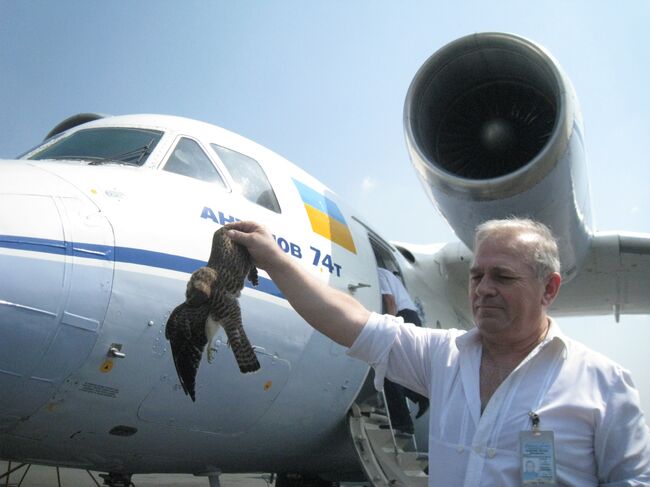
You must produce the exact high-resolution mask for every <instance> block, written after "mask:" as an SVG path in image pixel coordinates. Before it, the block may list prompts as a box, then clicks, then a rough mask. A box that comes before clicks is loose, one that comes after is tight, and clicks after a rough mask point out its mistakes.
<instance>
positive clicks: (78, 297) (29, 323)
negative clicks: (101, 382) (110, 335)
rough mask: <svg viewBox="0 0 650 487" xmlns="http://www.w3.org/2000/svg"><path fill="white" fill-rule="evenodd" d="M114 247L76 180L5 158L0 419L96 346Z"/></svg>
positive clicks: (46, 391) (36, 401) (30, 407)
mask: <svg viewBox="0 0 650 487" xmlns="http://www.w3.org/2000/svg"><path fill="white" fill-rule="evenodd" d="M113 248H114V239H113V232H112V229H111V226H110V225H109V223H108V221H107V220H106V218H105V217H104V216H103V215H102V214H101V213H100V212H99V211H98V208H97V207H96V206H95V205H94V204H93V203H92V202H91V201H90V200H89V199H88V198H86V197H85V196H84V195H83V194H82V193H80V192H79V191H78V190H77V189H76V188H75V187H74V186H72V185H71V184H69V183H67V182H66V181H65V180H64V179H62V178H60V177H58V176H56V175H54V174H52V173H50V172H48V171H47V170H44V169H41V168H39V167H36V166H34V165H32V164H30V163H29V162H27V161H3V162H2V164H0V269H2V279H0V391H2V397H3V400H2V401H0V424H1V423H6V422H7V421H11V418H20V417H26V416H28V415H29V414H31V413H32V412H33V411H35V410H36V409H37V408H38V407H40V406H41V405H43V404H44V403H45V401H47V399H48V398H49V397H51V395H52V393H53V392H54V391H55V390H56V388H57V387H58V386H59V385H60V383H61V382H62V380H63V379H64V378H65V377H67V376H69V375H70V373H72V372H73V371H74V370H76V368H78V367H79V366H80V365H81V364H82V363H83V361H84V360H85V358H86V357H87V355H88V353H90V350H91V349H92V346H93V345H94V343H95V340H96V338H97V334H98V331H99V329H100V326H101V324H102V322H103V319H104V315H105V313H106V308H107V305H108V299H109V297H110V290H111V284H112V273H113V253H114V252H113ZM88 249H91V250H92V253H88Z"/></svg>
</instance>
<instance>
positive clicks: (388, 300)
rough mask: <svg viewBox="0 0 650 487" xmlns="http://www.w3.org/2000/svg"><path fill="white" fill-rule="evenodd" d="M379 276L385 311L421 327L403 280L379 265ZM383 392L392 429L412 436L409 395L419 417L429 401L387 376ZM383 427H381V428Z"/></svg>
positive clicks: (413, 430)
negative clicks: (408, 403) (416, 406)
mask: <svg viewBox="0 0 650 487" xmlns="http://www.w3.org/2000/svg"><path fill="white" fill-rule="evenodd" d="M377 273H378V275H379V276H378V277H379V290H380V292H381V299H382V305H383V306H382V310H383V312H384V313H388V314H389V315H393V316H398V317H400V318H402V319H403V320H404V323H413V324H414V325H415V326H422V322H421V321H420V316H419V315H418V313H417V311H416V308H415V303H414V302H413V300H412V299H411V296H409V293H408V291H407V290H406V288H405V287H404V284H403V283H402V281H401V280H400V279H399V278H397V276H395V274H393V273H392V272H390V271H389V270H388V269H384V268H383V267H378V268H377ZM384 393H385V394H386V403H387V406H388V413H389V414H390V422H391V426H392V427H393V429H395V430H396V431H397V432H398V433H403V434H409V435H412V434H413V433H414V432H415V428H414V427H413V420H412V419H411V413H410V411H409V408H408V405H407V404H406V398H407V397H408V398H409V399H410V400H411V401H413V402H414V403H416V404H417V405H418V412H417V415H416V416H415V417H416V418H419V417H421V416H422V415H423V414H424V413H425V412H426V410H427V409H428V408H429V400H428V399H427V398H426V397H424V396H423V395H422V394H418V393H417V392H415V391H412V390H410V389H407V388H405V387H403V386H401V385H399V384H396V383H395V382H392V381H390V380H388V379H384ZM382 427H383V425H382V426H380V428H382Z"/></svg>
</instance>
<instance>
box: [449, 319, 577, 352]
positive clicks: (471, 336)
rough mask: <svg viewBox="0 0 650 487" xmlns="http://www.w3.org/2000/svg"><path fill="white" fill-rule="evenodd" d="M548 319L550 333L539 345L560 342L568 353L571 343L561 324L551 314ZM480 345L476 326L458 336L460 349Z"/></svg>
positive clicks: (457, 345)
mask: <svg viewBox="0 0 650 487" xmlns="http://www.w3.org/2000/svg"><path fill="white" fill-rule="evenodd" d="M548 319H549V321H550V326H549V329H548V333H547V334H546V337H545V338H544V340H542V342H541V343H540V344H539V345H538V347H541V346H545V345H546V344H547V343H550V342H558V343H560V344H561V345H562V346H563V347H564V353H565V354H566V353H567V352H568V350H569V346H568V345H569V343H568V338H567V336H566V335H565V334H564V333H563V332H562V330H561V329H560V325H558V324H557V322H556V321H555V320H554V319H553V318H551V317H550V316H549V317H548ZM480 346H481V335H480V333H479V331H478V328H477V327H476V326H475V327H474V328H472V329H470V330H468V331H467V333H463V334H462V335H459V336H457V337H456V347H457V348H458V350H463V349H465V348H469V347H480ZM538 347H535V348H538Z"/></svg>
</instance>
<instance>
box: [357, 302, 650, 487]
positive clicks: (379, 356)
mask: <svg viewBox="0 0 650 487" xmlns="http://www.w3.org/2000/svg"><path fill="white" fill-rule="evenodd" d="M348 353H349V354H350V355H351V356H353V357H356V358H359V359H361V360H364V361H366V362H368V363H369V364H370V365H372V366H373V367H374V369H375V387H377V389H380V388H381V385H382V384H383V379H384V376H387V377H388V378H389V379H391V380H393V381H395V382H398V383H400V384H403V385H404V386H406V387H408V388H409V389H412V390H415V391H417V392H420V393H422V394H425V395H426V396H428V397H429V400H430V415H429V417H430V422H429V486H444V487H450V486H451V487H455V486H518V485H520V479H521V474H520V463H519V462H520V461H519V432H520V431H531V421H530V418H529V416H528V412H529V411H534V412H536V413H537V414H538V415H539V418H540V424H539V427H540V430H543V431H553V432H554V435H555V458H556V470H557V478H558V481H559V485H568V486H577V487H579V486H594V485H603V486H604V485H606V486H617V487H618V486H633V485H650V434H649V431H648V427H647V425H646V423H645V420H644V416H643V413H642V411H641V409H640V405H639V394H638V392H637V390H636V389H635V388H634V386H633V384H632V381H631V379H630V375H629V373H628V372H627V371H626V370H624V369H623V368H622V367H621V366H619V365H617V364H615V363H614V362H612V361H610V360H609V359H607V358H606V357H604V356H602V355H600V354H598V353H596V352H593V351H591V350H589V349H588V348H587V347H585V346H584V345H582V344H580V343H578V342H575V341H573V340H571V339H570V338H568V337H566V336H565V335H563V334H562V332H561V331H560V329H559V327H558V326H557V324H556V323H555V322H554V321H552V320H551V326H550V329H549V332H548V334H547V336H546V338H545V340H544V341H543V342H542V343H540V344H539V345H538V346H537V347H536V348H535V349H534V350H533V351H532V352H531V353H530V354H529V355H528V357H526V359H524V360H523V361H522V363H521V364H519V366H518V367H517V368H516V369H515V370H514V371H513V372H512V373H511V374H510V375H509V376H508V378H506V380H505V381H504V382H503V383H502V384H501V385H500V386H499V388H498V389H497V390H496V391H495V392H494V394H493V396H492V397H491V399H490V401H489V403H488V404H487V406H486V408H485V410H484V412H483V414H482V415H481V399H480V394H479V368H480V363H481V342H480V339H479V333H478V330H477V329H472V330H470V331H468V332H466V331H464V330H434V329H430V328H418V327H415V326H403V321H402V319H401V318H396V317H394V316H390V315H384V316H382V315H378V314H375V313H373V314H372V315H371V316H370V318H369V320H368V322H367V323H366V326H365V327H364V329H363V331H362V332H361V334H360V335H359V337H358V338H357V339H356V341H355V342H354V344H353V345H352V347H351V348H350V350H349V352H348ZM423 357H427V359H426V360H422V358H423Z"/></svg>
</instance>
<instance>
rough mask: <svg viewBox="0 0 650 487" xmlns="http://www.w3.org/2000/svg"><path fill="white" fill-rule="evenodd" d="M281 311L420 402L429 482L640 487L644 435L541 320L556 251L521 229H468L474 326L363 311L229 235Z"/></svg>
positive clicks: (545, 238) (257, 233)
mask: <svg viewBox="0 0 650 487" xmlns="http://www.w3.org/2000/svg"><path fill="white" fill-rule="evenodd" d="M229 227H230V228H231V229H234V230H236V231H231V232H230V235H231V237H232V238H233V239H235V241H237V242H238V243H240V244H242V245H245V246H246V247H247V248H248V250H249V251H250V253H251V255H252V257H253V259H254V261H255V263H256V264H257V265H258V266H260V267H262V268H263V269H265V270H266V271H267V272H268V273H269V275H270V276H271V278H272V279H273V280H274V282H275V283H276V284H277V285H278V287H280V289H281V290H282V292H283V293H284V295H285V296H286V297H287V299H288V300H289V302H290V303H291V304H292V306H293V307H294V309H296V311H297V312H298V313H300V315H301V316H302V317H303V318H305V320H306V321H307V322H309V323H310V324H311V325H312V326H313V327H314V328H316V329H317V330H319V331H320V332H322V333H324V334H325V335H327V336H329V337H330V338H331V339H333V340H335V341H336V342H338V343H340V344H342V345H344V346H347V347H350V351H349V353H350V355H352V356H355V357H358V358H361V359H362V360H365V361H367V362H368V363H370V364H371V365H372V366H373V367H374V369H375V385H377V384H379V385H381V381H383V378H384V377H388V378H390V379H391V380H393V381H395V382H398V383H400V384H402V385H404V386H405V387H408V388H409V389H413V390H416V391H418V392H420V393H422V394H424V395H426V396H428V397H429V399H430V401H431V405H430V420H429V469H430V472H431V475H430V476H429V485H431V486H433V485H441V486H462V485H466V486H470V485H472V486H473V485H482V486H493V485H499V486H515V485H521V484H523V483H524V480H523V472H524V471H525V463H526V462H527V461H528V460H533V461H534V463H536V464H538V465H539V466H540V467H539V476H540V479H538V480H537V482H538V485H539V484H540V482H542V483H544V484H546V485H571V486H593V485H608V486H631V485H650V435H649V433H648V427H647V425H646V424H645V420H644V417H643V413H642V412H641V410H640V406H639V396H638V393H637V391H636V389H634V387H633V385H632V382H631V379H630V377H629V374H628V372H627V371H625V370H624V369H622V368H621V367H620V366H619V365H617V364H615V363H613V362H611V361H610V360H608V359H607V358H605V357H604V356H602V355H600V354H597V353H595V352H593V351H591V350H589V349H587V348H586V347H585V346H583V345H581V344H579V343H577V342H574V341H573V340H571V339H570V338H568V337H566V336H565V335H564V334H562V332H561V330H560V329H559V327H558V325H557V324H556V323H555V321H554V320H553V319H551V318H549V317H548V316H547V314H546V310H547V308H548V306H550V305H551V303H552V302H553V300H554V299H555V297H556V296H557V294H558V291H559V288H560V282H561V278H560V274H559V270H560V269H559V259H558V251H557V245H556V243H555V241H554V239H553V237H552V235H551V234H550V232H549V231H548V229H547V228H546V227H545V226H543V225H541V224H539V223H536V222H533V221H530V220H519V219H512V220H503V221H490V222H486V223H484V224H483V225H481V226H480V227H479V228H478V229H477V233H476V238H475V246H474V251H475V256H474V261H473V263H472V266H471V271H470V285H469V295H470V304H471V308H472V312H473V316H474V320H475V324H476V328H474V329H472V330H470V331H467V332H465V331H462V330H438V329H429V328H417V327H415V326H409V325H407V324H404V323H402V321H401V320H398V319H396V318H394V317H392V316H389V315H383V316H381V315H378V314H376V313H371V312H370V311H368V310H366V309H365V308H364V307H363V306H362V305H361V304H360V303H358V302H357V301H355V300H354V299H353V298H351V297H350V296H349V295H347V294H345V293H342V292H339V291H337V290H334V289H333V288H330V287H329V286H327V285H326V284H324V283H322V282H320V281H318V280H317V279H316V278H314V277H312V276H311V275H309V274H308V273H307V272H306V271H304V270H303V269H302V268H301V267H300V265H299V263H298V262H296V261H295V260H292V259H291V258H290V257H288V256H286V255H285V254H284V253H283V252H282V251H281V250H280V249H279V248H278V247H277V245H276V244H275V242H274V240H273V238H272V237H271V236H270V234H269V233H268V232H267V231H266V230H265V229H264V228H263V227H261V226H259V225H257V224H255V223H252V222H239V223H235V224H231V225H229Z"/></svg>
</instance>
